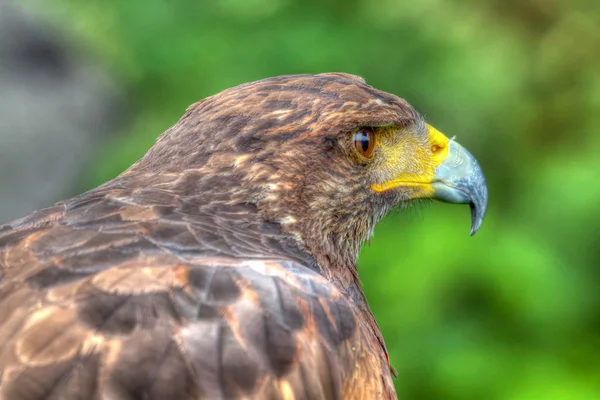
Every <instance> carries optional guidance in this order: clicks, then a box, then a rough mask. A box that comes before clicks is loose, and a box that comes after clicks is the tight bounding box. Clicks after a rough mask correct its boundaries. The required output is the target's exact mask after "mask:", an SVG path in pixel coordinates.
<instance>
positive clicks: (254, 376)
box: [0, 74, 487, 400]
mask: <svg viewBox="0 0 600 400" xmlns="http://www.w3.org/2000/svg"><path fill="white" fill-rule="evenodd" d="M360 127H372V129H373V132H374V135H376V136H374V139H373V140H374V142H373V143H375V145H376V146H377V147H376V148H375V153H374V156H373V157H372V159H368V158H365V157H363V155H361V154H360V152H356V151H355V150H356V148H355V147H353V143H352V137H353V136H352V133H353V132H354V131H355V130H356V129H357V128H360ZM438 134H439V132H437V131H434V130H433V129H432V128H431V129H430V128H429V127H428V126H427V125H426V124H425V123H424V122H423V120H422V118H421V117H420V116H419V114H418V113H417V112H416V111H415V110H414V109H413V108H412V107H411V106H410V105H408V103H406V102H405V101H404V100H402V99H399V98H398V97H396V96H392V95H390V94H387V93H384V92H381V91H378V90H376V89H373V88H372V87H370V86H368V85H366V84H365V83H364V81H363V80H362V79H361V78H358V77H355V76H352V75H346V74H323V75H297V76H285V77H277V78H271V79H266V80H263V81H259V82H254V83H249V84H245V85H241V86H238V87H236V88H232V89H228V90H226V91H224V92H222V93H219V94H217V95H215V96H212V97H210V98H207V99H205V100H203V101H201V102H199V103H196V104H195V105H193V106H191V107H190V108H189V109H188V112H187V113H186V114H185V115H184V116H183V117H182V118H181V120H180V121H179V122H178V123H177V124H175V125H174V126H173V127H172V128H171V129H169V130H168V131H167V132H165V133H164V134H163V135H162V136H161V137H160V138H159V140H158V141H157V143H156V145H155V146H154V147H153V148H152V149H151V150H150V151H149V152H148V153H147V154H146V156H144V157H143V158H142V159H141V160H140V161H138V162H137V163H136V164H134V165H133V166H132V167H131V168H130V169H129V170H127V171H126V172H124V173H123V174H121V175H120V176H119V177H117V178H115V179H114V180H112V181H110V182H108V183H106V184H104V185H102V186H100V187H98V188H96V189H94V190H92V191H90V192H88V193H85V194H83V195H80V196H78V197H75V198H73V199H70V200H66V201H63V202H61V203H59V204H57V205H56V206H54V207H50V208H47V209H44V210H41V211H38V212H36V213H33V214H31V215H29V216H27V217H25V218H23V219H20V220H18V221H15V222H12V223H10V224H8V225H4V226H3V227H0V343H1V344H2V346H1V347H0V399H3V400H19V399H46V398H51V399H92V398H97V399H105V398H106V399H198V398H210V399H218V398H265V399H340V398H348V399H362V398H365V399H372V398H381V399H384V398H395V392H394V387H393V383H392V377H391V373H390V365H389V360H388V357H387V352H386V348H385V344H384V342H383V338H382V335H381V332H380V331H379V328H378V327H377V324H376V322H375V319H374V317H373V315H372V313H371V311H370V310H369V308H368V305H367V303H366V300H365V297H364V295H363V292H362V289H361V288H360V284H359V281H358V277H357V271H356V259H357V256H358V251H359V249H360V246H361V244H362V243H363V242H364V241H365V240H366V239H368V238H369V237H370V235H371V234H372V230H373V228H374V225H375V223H376V222H377V221H378V220H379V219H380V218H381V217H383V216H384V215H385V214H386V213H387V212H388V211H389V210H391V209H392V208H393V207H395V206H397V205H398V204H404V203H405V202H407V201H408V200H410V199H413V198H423V197H435V196H434V195H435V193H442V195H440V196H439V197H441V198H442V199H444V200H447V201H455V202H461V201H462V202H465V201H466V200H465V199H466V198H464V196H471V194H472V193H475V192H476V191H471V189H470V188H471V187H475V186H476V187H477V190H479V191H480V192H481V190H484V189H485V188H484V189H481V185H483V184H484V181H482V180H481V179H483V177H482V176H481V179H479V178H478V177H477V176H475V178H473V176H474V175H473V173H469V174H462V175H461V176H460V177H458V178H457V179H456V180H455V181H456V182H458V184H457V185H455V186H456V188H458V189H456V190H458V191H459V192H460V193H459V194H454V195H456V196H458V197H455V198H453V197H452V195H453V193H454V192H451V194H448V193H450V192H448V191H447V189H444V190H446V192H444V191H443V190H441V189H439V188H438V187H436V186H435V185H436V184H437V183H439V182H438V181H435V182H433V181H431V182H425V183H419V182H421V180H422V179H425V178H424V177H427V176H430V175H431V178H432V179H433V177H434V174H438V173H441V172H439V171H441V168H442V165H446V162H445V161H444V160H445V158H446V156H437V155H436V154H437V152H438V149H437V148H436V147H432V145H431V143H433V139H435V140H438V139H440V138H442V139H440V140H441V141H442V146H443V145H444V143H445V145H446V147H447V148H446V153H448V151H449V152H450V154H454V153H453V151H454V150H453V149H454V147H452V146H458V145H457V144H454V142H444V140H443V138H444V137H443V136H439V135H441V134H439V135H438ZM432 138H433V139H432ZM438 142H439V140H438ZM438 142H436V143H438ZM436 146H437V144H436ZM461 149H462V148H461ZM359 150H360V149H359ZM365 154H366V153H365ZM369 157H370V156H369ZM436 157H437V158H436ZM463 161H464V160H463ZM467 161H468V162H467V164H469V162H471V161H470V159H469V160H467ZM465 165H466V164H465ZM469 165H470V164H469ZM475 166H476V164H475ZM471 167H472V168H471V169H473V168H475V167H473V166H471ZM477 168H478V167H477ZM477 168H475V169H477ZM471 172H472V171H471ZM475 172H476V173H479V174H480V170H477V171H475ZM467 175H468V176H467ZM475 175H476V174H475ZM406 176H408V177H409V178H410V179H408V178H406V179H405V178H399V177H406ZM465 177H467V178H469V179H471V180H472V182H471V181H469V182H467V183H468V184H465V183H464V182H466V181H465V179H466V178H465ZM419 179H421V180H419ZM461 179H462V180H461ZM473 179H474V181H473ZM398 182H400V183H398ZM402 182H404V183H402ZM436 182H437V183H436ZM444 182H446V181H444ZM446 183H448V182H446ZM446 183H444V185H445V186H447V187H450V186H452V185H450V186H448V185H446ZM377 185H379V186H377ZM382 185H383V186H382ZM386 185H387V186H386ZM461 185H462V186H461ZM469 185H470V186H469ZM430 186H432V187H433V189H432V187H430ZM381 188H383V189H381ZM452 190H454V189H452ZM457 193H458V192H457ZM461 193H462V194H461ZM481 193H483V192H481ZM481 193H480V194H479V195H473V196H471V197H469V199H468V201H467V202H470V203H471V204H472V208H473V209H474V210H475V211H474V219H479V223H480V219H481V218H483V212H484V210H485V201H484V200H485V199H484V198H482V197H481V196H482V194H481ZM484 194H485V193H484ZM463 195H464V196H463ZM460 196H463V197H460ZM478 196H479V197H478ZM486 196H487V194H485V196H484V197H486ZM482 208H483V210H482ZM477 224H478V223H477Z"/></svg>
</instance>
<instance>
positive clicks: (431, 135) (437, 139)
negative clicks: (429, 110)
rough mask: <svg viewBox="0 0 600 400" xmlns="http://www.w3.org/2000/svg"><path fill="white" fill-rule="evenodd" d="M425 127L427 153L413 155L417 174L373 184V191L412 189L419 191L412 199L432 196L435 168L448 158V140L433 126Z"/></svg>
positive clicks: (404, 175) (407, 174)
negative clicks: (417, 165)
mask: <svg viewBox="0 0 600 400" xmlns="http://www.w3.org/2000/svg"><path fill="white" fill-rule="evenodd" d="M425 125H426V127H427V139H428V142H429V147H430V148H429V149H428V151H423V152H422V154H415V155H413V157H415V159H416V161H417V163H418V164H419V166H420V167H421V170H420V171H419V172H418V173H414V172H412V173H405V174H401V175H399V176H397V177H396V178H394V179H392V180H390V181H387V182H383V183H374V184H372V185H371V189H373V191H375V192H377V193H382V192H385V191H388V190H391V189H394V188H397V187H414V188H419V189H420V190H419V191H418V192H416V193H414V198H418V197H420V198H424V197H429V196H431V195H433V188H432V187H431V186H430V184H431V183H432V181H433V179H434V174H435V168H436V167H437V166H438V165H440V164H441V163H442V162H443V161H444V160H445V159H446V157H448V147H449V140H448V138H447V137H446V136H445V135H444V134H443V133H441V132H440V131H438V130H437V129H435V128H434V127H433V126H431V125H429V124H425ZM419 153H421V152H419ZM424 158H428V159H424Z"/></svg>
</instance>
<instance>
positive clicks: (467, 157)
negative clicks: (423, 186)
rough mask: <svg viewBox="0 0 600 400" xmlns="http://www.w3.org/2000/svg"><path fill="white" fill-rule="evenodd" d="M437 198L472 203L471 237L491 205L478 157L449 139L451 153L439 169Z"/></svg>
mask: <svg viewBox="0 0 600 400" xmlns="http://www.w3.org/2000/svg"><path fill="white" fill-rule="evenodd" d="M432 186H433V189H434V193H433V196H432V197H433V198H434V199H436V200H441V201H444V202H447V203H455V204H469V206H470V207H471V236H473V235H474V234H475V232H477V230H478V229H479V227H480V226H481V223H482V222H483V217H484V216H485V210H486V208H487V199H488V193H487V186H486V182H485V177H484V176H483V171H482V170H481V167H480V166H479V164H478V163H477V160H475V157H473V155H472V154H471V153H469V152H468V151H467V149H465V148H464V147H462V146H461V145H460V144H458V143H456V142H454V141H449V142H448V155H447V156H446V158H445V159H444V161H442V163H441V164H439V165H438V166H437V167H436V169H435V175H434V180H433V183H432Z"/></svg>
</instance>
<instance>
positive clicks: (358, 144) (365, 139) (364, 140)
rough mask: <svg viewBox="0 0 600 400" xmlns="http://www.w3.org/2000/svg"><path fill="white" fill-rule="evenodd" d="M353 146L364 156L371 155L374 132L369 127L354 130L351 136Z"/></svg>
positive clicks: (369, 156)
mask: <svg viewBox="0 0 600 400" xmlns="http://www.w3.org/2000/svg"><path fill="white" fill-rule="evenodd" d="M352 141H353V142H354V148H356V151H358V152H359V153H360V155H361V156H363V157H365V158H371V157H373V151H374V150H375V133H373V130H372V129H371V128H361V129H359V130H357V131H356V132H354V136H353V138H352Z"/></svg>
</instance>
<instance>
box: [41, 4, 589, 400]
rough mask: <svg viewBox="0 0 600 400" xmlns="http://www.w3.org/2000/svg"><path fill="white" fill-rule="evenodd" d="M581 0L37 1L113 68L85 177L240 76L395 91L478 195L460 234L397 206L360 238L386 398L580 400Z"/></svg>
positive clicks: (584, 166)
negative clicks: (115, 99)
mask: <svg viewBox="0 0 600 400" xmlns="http://www.w3.org/2000/svg"><path fill="white" fill-rule="evenodd" d="M598 4H600V3H598V2H597V1H596V0H588V1H584V0H579V1H570V0H556V1H552V2H550V1H548V2H544V1H539V0H509V1H501V0H490V1H483V2H482V1H475V0H445V1H442V0H429V1H420V2H417V1H394V0H352V1H347V0H338V1H336V0H326V1H317V0H311V1H303V2H300V1H293V0H213V1H198V0H179V1H175V0H171V1H165V0H128V1H116V0H112V1H111V0H86V1H80V0H55V1H54V7H52V8H48V9H46V10H44V12H45V13H47V14H48V15H49V16H50V17H51V18H55V19H56V21H58V22H59V23H61V25H62V26H63V27H64V29H65V30H66V31H67V33H68V34H69V35H70V36H71V37H72V38H73V40H75V41H77V42H79V43H80V45H81V47H82V48H86V49H90V51H92V52H93V53H94V54H95V55H96V56H97V60H98V63H99V64H101V65H103V66H104V67H107V68H109V69H110V70H112V71H113V73H114V74H116V75H117V76H118V77H120V79H122V81H123V84H124V85H125V87H126V91H127V95H128V96H129V104H130V105H131V108H132V110H133V114H134V115H135V118H134V119H133V120H132V121H131V124H130V125H129V126H127V128H126V129H125V130H124V131H123V132H122V134H121V135H119V136H118V138H116V139H115V140H114V141H112V142H111V143H109V144H108V145H107V146H106V148H104V149H102V150H101V151H100V152H99V158H98V160H91V161H90V167H89V169H88V170H87V171H85V173H83V174H82V179H83V185H84V186H85V187H93V186H95V185H97V184H99V183H101V182H103V181H105V180H107V179H110V178H112V177H113V176H115V175H117V174H118V173H119V172H121V171H122V170H124V169H125V168H126V167H127V166H129V165H130V164H131V163H132V162H133V161H135V160H136V159H137V158H138V157H140V156H141V155H142V154H143V153H144V152H145V151H146V149H147V148H148V147H149V146H150V145H151V144H152V143H153V142H154V140H155V138H156V137H157V135H158V134H159V133H161V132H162V131H164V130H165V129H166V128H167V127H168V126H169V125H171V124H172V123H174V122H175V121H176V120H177V119H178V118H179V116H180V115H181V114H182V113H183V111H184V110H185V108H186V107H187V106H188V105H189V104H191V103H193V102H194V101H196V100H199V99H201V98H203V97H206V96H208V95H211V94H214V93H216V92H219V91H220V90H222V89H225V88H227V87H230V86H233V85H237V84H240V83H243V82H247V81H251V80H255V79H260V78H264V77H268V76H273V75H279V74H291V73H300V72H315V73H316V72H325V71H344V72H349V73H355V74H358V75H361V76H364V77H365V78H366V79H367V82H369V83H370V84H372V85H373V86H375V87H377V88H379V89H383V90H386V91H389V92H392V93H395V94H398V95H400V96H402V97H404V98H406V99H407V100H408V101H409V102H411V103H412V104H413V105H415V106H416V107H417V108H418V109H420V110H421V111H423V112H425V113H426V116H427V117H428V120H429V121H430V122H431V123H432V124H433V125H434V126H436V127H437V128H438V129H440V130H441V131H442V132H445V133H446V134H447V135H449V136H453V135H457V140H458V141H459V142H461V143H462V144H463V145H465V146H466V147H467V148H468V149H470V150H471V151H472V153H473V154H475V156H476V157H477V158H478V159H479V161H480V163H481V164H482V167H483V169H484V171H485V172H486V174H487V178H488V183H489V190H490V204H489V210H488V217H487V220H486V221H485V222H484V224H483V227H482V229H481V230H480V231H479V232H478V233H477V235H476V236H475V237H473V238H470V237H469V236H468V224H469V213H468V210H467V208H466V207H452V206H447V205H441V204H435V205H432V206H430V207H426V208H423V207H418V206H417V207H416V208H413V209H411V210H401V211H399V212H397V213H395V214H393V215H391V216H389V217H388V218H387V219H385V220H384V221H383V222H382V223H381V224H380V225H379V226H378V228H377V230H376V234H375V237H374V238H373V240H372V244H371V246H370V247H367V248H365V249H364V251H363V254H362V256H361V258H360V274H361V277H362V279H363V282H364V286H365V290H366V292H367V296H368V298H369V300H370V304H371V306H372V308H373V310H374V312H375V315H376V317H377V319H378V321H379V323H380V325H381V327H382V329H383V331H384V335H385V338H386V341H387V344H388V347H389V350H390V355H391V359H392V362H393V364H394V365H395V367H396V368H397V369H398V371H399V378H398V379H397V380H396V384H397V389H398V393H399V395H400V397H401V398H407V399H421V400H428V399H510V400H524V399H547V400H563V399H565V400H566V399H569V400H574V399H582V400H584V399H585V400H588V399H600V353H599V352H598V348H599V346H600V290H598V282H599V280H600V269H599V265H600V252H599V251H598V242H599V239H600V229H599V228H598V221H600V207H598V203H599V201H600V184H598V183H597V179H598V173H599V172H600V157H599V155H598V154H599V152H598V149H599V148H600V135H598V131H599V129H600V52H599V51H598V49H600V12H599V9H600V7H599V6H598ZM415 210H417V211H418V212H414V211H415ZM415 216H418V218H415Z"/></svg>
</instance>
